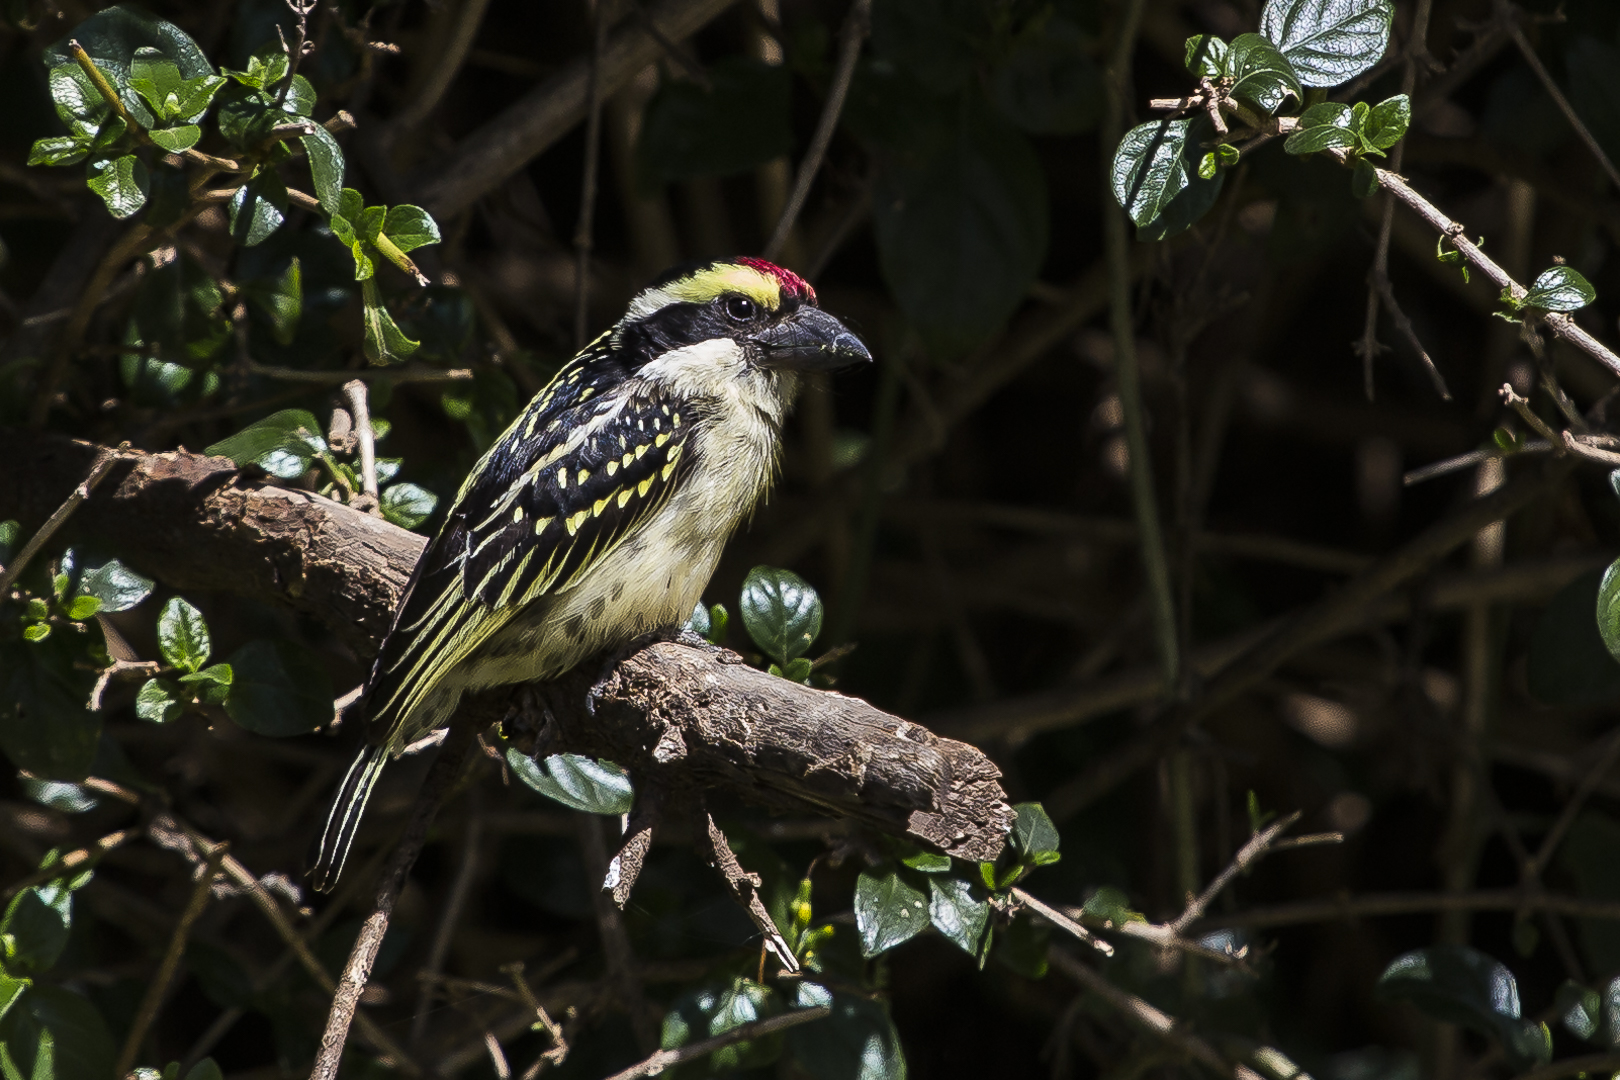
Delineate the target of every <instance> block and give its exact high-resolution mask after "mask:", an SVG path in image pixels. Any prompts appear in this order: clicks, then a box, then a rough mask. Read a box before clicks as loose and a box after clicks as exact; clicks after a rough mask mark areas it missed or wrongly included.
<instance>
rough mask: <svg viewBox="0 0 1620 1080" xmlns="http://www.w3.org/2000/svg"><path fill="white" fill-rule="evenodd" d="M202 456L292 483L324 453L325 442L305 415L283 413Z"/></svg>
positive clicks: (223, 441) (294, 411)
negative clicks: (213, 456)
mask: <svg viewBox="0 0 1620 1080" xmlns="http://www.w3.org/2000/svg"><path fill="white" fill-rule="evenodd" d="M203 452H204V453H206V454H218V455H221V456H223V457H228V458H230V459H231V460H232V461H234V462H236V464H238V465H257V466H258V467H259V468H261V469H263V470H264V471H265V472H267V473H269V474H270V475H271V476H275V477H279V478H280V479H282V480H295V479H297V478H298V477H300V476H302V475H304V473H305V472H307V471H308V470H309V466H310V463H311V462H312V461H314V459H315V455H316V454H324V453H326V440H325V439H324V438H322V436H321V426H320V424H319V423H317V422H316V420H315V417H314V416H313V415H311V414H310V413H309V412H308V411H306V410H304V409H283V410H281V411H280V412H278V413H273V414H271V415H270V416H267V417H265V418H264V419H263V420H259V421H257V422H255V423H253V424H250V425H249V426H248V427H245V428H243V429H242V430H241V431H239V432H237V433H236V434H235V435H232V436H231V437H230V438H227V439H221V440H220V441H219V442H217V443H215V444H214V445H212V446H210V447H208V449H207V450H205V451H203Z"/></svg>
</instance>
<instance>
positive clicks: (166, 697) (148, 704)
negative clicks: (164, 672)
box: [135, 679, 185, 724]
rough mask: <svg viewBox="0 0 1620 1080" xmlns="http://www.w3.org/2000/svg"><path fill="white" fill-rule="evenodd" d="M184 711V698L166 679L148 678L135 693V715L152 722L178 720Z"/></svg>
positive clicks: (178, 689)
mask: <svg viewBox="0 0 1620 1080" xmlns="http://www.w3.org/2000/svg"><path fill="white" fill-rule="evenodd" d="M184 711H185V698H184V696H183V695H182V694H181V693H180V688H179V687H177V686H175V684H174V683H172V682H170V681H169V680H168V679H148V680H146V682H145V683H144V684H143V685H142V686H141V691H140V693H138V694H136V695H135V715H136V716H137V717H138V718H140V719H142V720H146V721H148V722H150V723H153V724H167V723H169V722H170V721H172V720H178V719H179V718H180V714H181V713H182V712H184Z"/></svg>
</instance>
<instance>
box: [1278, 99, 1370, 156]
mask: <svg viewBox="0 0 1620 1080" xmlns="http://www.w3.org/2000/svg"><path fill="white" fill-rule="evenodd" d="M1355 145H1356V135H1355V110H1354V109H1352V108H1351V107H1350V106H1348V105H1344V104H1341V103H1340V102H1337V101H1323V102H1319V103H1318V104H1315V105H1312V106H1311V107H1310V108H1308V109H1306V110H1305V111H1304V112H1303V113H1301V114H1300V117H1299V128H1298V129H1297V130H1296V131H1295V132H1294V133H1293V134H1292V135H1290V136H1288V141H1287V142H1285V143H1284V144H1283V149H1284V150H1286V151H1287V152H1288V153H1290V154H1314V153H1316V152H1318V151H1320V150H1326V149H1328V148H1329V147H1334V146H1345V147H1348V146H1355Z"/></svg>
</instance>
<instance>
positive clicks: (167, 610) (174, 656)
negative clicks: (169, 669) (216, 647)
mask: <svg viewBox="0 0 1620 1080" xmlns="http://www.w3.org/2000/svg"><path fill="white" fill-rule="evenodd" d="M158 648H159V649H161V650H162V652H163V659H164V660H166V661H168V662H169V664H170V665H171V666H173V667H177V668H184V669H186V670H187V671H196V670H197V669H198V668H200V667H202V665H203V664H205V663H207V662H208V654H209V652H210V651H211V650H212V648H213V646H212V645H211V644H210V642H209V638H208V623H207V621H206V620H204V619H203V616H202V612H200V611H198V610H197V609H196V608H194V607H192V606H191V605H190V604H188V603H186V602H185V601H184V600H182V599H181V598H180V597H178V596H172V597H170V598H169V602H168V603H166V604H164V605H163V610H162V611H161V612H160V613H159V614H158Z"/></svg>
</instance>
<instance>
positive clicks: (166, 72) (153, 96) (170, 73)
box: [129, 46, 186, 121]
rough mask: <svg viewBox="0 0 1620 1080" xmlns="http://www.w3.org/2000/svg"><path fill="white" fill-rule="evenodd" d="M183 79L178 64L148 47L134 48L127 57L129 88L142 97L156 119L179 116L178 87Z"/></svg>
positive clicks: (170, 118) (171, 118) (182, 82)
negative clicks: (128, 57) (128, 59)
mask: <svg viewBox="0 0 1620 1080" xmlns="http://www.w3.org/2000/svg"><path fill="white" fill-rule="evenodd" d="M185 81H186V80H185V78H184V77H183V76H182V75H181V74H180V68H179V66H178V65H176V64H175V62H174V61H173V60H170V59H169V58H168V57H166V56H164V55H163V54H162V53H161V52H159V51H158V50H157V49H154V48H152V47H150V46H142V47H141V48H139V49H136V50H135V54H134V56H133V57H132V58H131V60H130V65H129V86H130V89H132V90H134V91H135V92H136V93H137V94H139V95H140V96H141V98H142V99H143V100H144V101H145V102H146V104H147V106H148V107H149V108H150V109H151V110H152V115H153V117H154V118H156V119H157V120H160V121H162V120H173V119H175V118H176V117H178V116H179V105H180V88H181V86H182V85H183V84H184V83H185Z"/></svg>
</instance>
